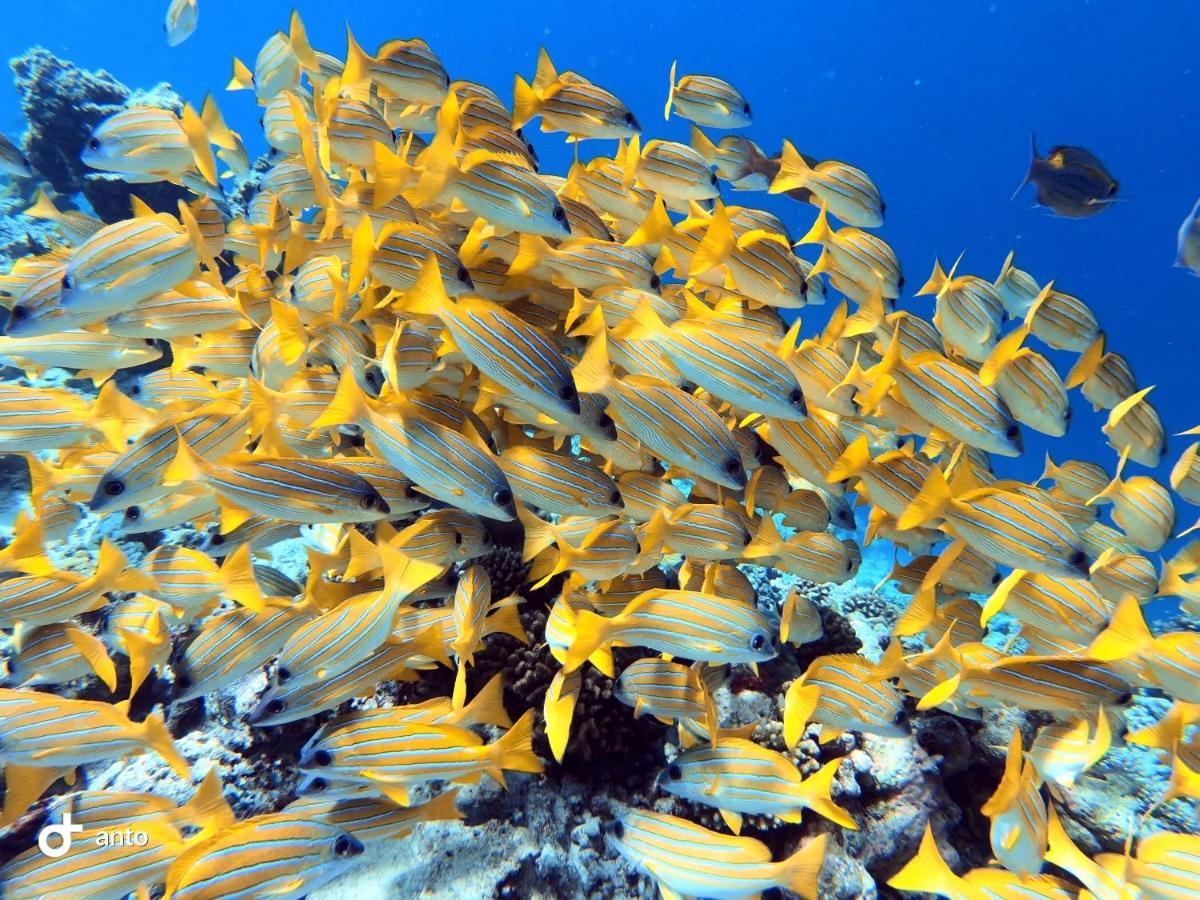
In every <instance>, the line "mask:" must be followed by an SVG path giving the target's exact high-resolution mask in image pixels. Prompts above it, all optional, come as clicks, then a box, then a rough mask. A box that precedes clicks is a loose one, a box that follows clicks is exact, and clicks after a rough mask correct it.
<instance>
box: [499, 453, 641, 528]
mask: <svg viewBox="0 0 1200 900" xmlns="http://www.w3.org/2000/svg"><path fill="white" fill-rule="evenodd" d="M500 469H501V471H503V472H504V475H505V477H506V478H508V483H509V484H510V485H512V489H513V493H515V494H516V496H517V498H518V499H520V500H523V501H524V502H526V503H528V504H529V505H531V506H533V507H535V508H537V509H541V510H544V511H546V512H552V513H557V514H559V515H565V516H571V515H576V516H592V515H600V516H602V515H607V514H611V513H620V512H621V511H622V509H623V504H622V502H621V492H620V490H619V489H618V488H617V485H616V482H614V481H613V480H612V478H611V477H610V476H609V475H607V474H605V473H604V472H603V471H602V470H601V469H600V468H599V467H597V466H596V465H595V464H594V463H591V462H588V461H586V460H583V459H580V458H579V457H577V456H572V455H570V454H567V453H554V452H551V451H546V450H539V449H537V448H536V447H531V446H528V445H517V446H513V447H509V448H508V449H506V450H505V451H504V452H503V453H501V454H500Z"/></svg>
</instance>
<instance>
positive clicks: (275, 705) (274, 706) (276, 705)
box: [267, 699, 325, 791]
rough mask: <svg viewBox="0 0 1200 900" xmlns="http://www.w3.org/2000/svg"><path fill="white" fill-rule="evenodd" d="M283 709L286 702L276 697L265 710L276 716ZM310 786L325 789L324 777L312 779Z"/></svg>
mask: <svg viewBox="0 0 1200 900" xmlns="http://www.w3.org/2000/svg"><path fill="white" fill-rule="evenodd" d="M285 709H287V703H286V702H284V701H283V700H278V699H276V700H272V701H271V702H269V703H268V704H267V712H268V713H269V714H271V715H272V716H277V715H279V714H280V713H282V712H283V711H284V710H285ZM318 783H320V787H319V788H317V784H318ZM312 786H313V787H314V788H317V790H322V791H323V790H325V779H324V778H318V779H316V780H314V781H313V782H312Z"/></svg>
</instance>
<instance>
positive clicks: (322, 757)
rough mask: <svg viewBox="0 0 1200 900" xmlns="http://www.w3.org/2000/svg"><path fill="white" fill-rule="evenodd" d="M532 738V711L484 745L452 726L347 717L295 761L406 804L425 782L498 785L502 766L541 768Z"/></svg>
mask: <svg viewBox="0 0 1200 900" xmlns="http://www.w3.org/2000/svg"><path fill="white" fill-rule="evenodd" d="M532 740H533V710H527V711H526V712H525V714H524V715H523V716H522V717H521V718H520V719H518V720H517V722H516V723H515V724H514V725H513V726H512V727H511V728H510V729H508V731H507V732H506V733H505V734H504V735H503V736H501V737H500V738H498V739H497V740H495V741H493V742H492V743H490V744H485V743H484V742H483V739H482V738H480V737H479V736H478V735H476V734H475V733H474V732H472V731H468V730H466V729H464V728H459V727H456V726H452V725H432V724H427V723H423V722H411V721H398V722H391V721H388V720H386V719H380V720H375V721H373V720H371V719H368V720H366V721H365V722H361V723H359V722H355V721H354V720H353V719H352V720H351V721H350V722H349V723H347V724H346V725H344V726H342V727H340V728H336V729H334V730H332V731H330V732H328V733H327V734H325V735H324V736H323V737H322V739H321V740H320V741H318V742H316V743H312V744H309V745H308V746H307V747H305V749H304V751H303V753H302V754H301V756H300V766H301V769H303V770H304V771H306V772H308V773H310V774H315V775H320V776H322V777H325V778H329V779H331V780H341V781H352V782H359V783H364V784H368V785H370V786H372V787H374V788H375V789H376V790H378V791H379V792H380V793H382V794H383V795H384V796H386V797H388V798H389V799H391V800H393V801H395V802H396V803H399V804H400V805H401V806H409V805H410V797H409V791H410V790H411V788H412V787H413V786H414V785H418V784H422V783H425V782H429V781H454V782H462V783H469V784H473V783H476V782H478V780H479V778H480V776H481V775H484V774H487V775H490V776H492V778H494V779H495V780H496V781H498V782H499V783H500V784H501V785H504V784H505V778H504V773H505V771H510V772H532V773H539V772H541V771H542V761H541V760H540V759H539V758H538V757H537V755H536V754H535V753H534V752H533V748H532V743H531V742H532Z"/></svg>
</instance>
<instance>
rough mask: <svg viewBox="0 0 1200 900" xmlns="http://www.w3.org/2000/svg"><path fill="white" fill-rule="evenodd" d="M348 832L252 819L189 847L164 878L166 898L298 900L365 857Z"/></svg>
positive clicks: (302, 821) (293, 820)
mask: <svg viewBox="0 0 1200 900" xmlns="http://www.w3.org/2000/svg"><path fill="white" fill-rule="evenodd" d="M363 849H364V848H363V844H362V841H360V840H358V838H356V837H354V836H353V835H351V834H350V833H349V832H347V831H344V830H343V829H341V828H339V827H337V826H335V825H329V824H326V823H324V822H319V821H315V820H313V819H310V818H308V817H306V816H303V815H297V814H295V813H288V812H279V813H268V814H265V815H259V816H252V817H251V818H249V819H244V820H242V821H241V822H238V823H237V824H236V825H233V826H232V827H230V828H227V829H224V830H222V831H221V832H219V833H218V834H216V835H213V836H212V837H210V838H208V839H207V840H204V841H200V842H197V843H192V844H191V845H190V846H188V848H187V850H185V851H184V852H183V853H181V854H180V855H179V856H178V858H176V860H175V861H174V862H173V863H172V864H171V867H170V869H169V870H168V872H167V877H166V884H167V892H166V895H165V896H167V897H174V898H177V900H201V898H205V897H246V898H249V897H253V896H257V895H261V893H262V892H263V891H267V892H269V893H270V894H272V895H273V896H278V897H300V896H304V895H305V894H307V893H308V892H309V891H312V890H316V889H317V888H319V887H320V886H321V885H323V884H326V883H327V882H329V881H332V880H333V879H334V878H337V877H338V876H339V875H341V874H342V873H343V872H345V871H346V870H347V869H348V868H349V867H350V866H351V864H352V863H353V862H354V859H355V857H357V856H359V855H360V854H362V852H363Z"/></svg>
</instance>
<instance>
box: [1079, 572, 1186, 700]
mask: <svg viewBox="0 0 1200 900" xmlns="http://www.w3.org/2000/svg"><path fill="white" fill-rule="evenodd" d="M1088 654H1089V655H1090V656H1091V657H1092V658H1094V659H1098V660H1112V661H1117V660H1129V661H1132V662H1141V663H1143V664H1144V665H1145V666H1146V668H1147V669H1148V670H1149V672H1150V674H1151V676H1152V677H1153V678H1154V681H1155V682H1156V684H1157V686H1158V687H1160V688H1162V689H1163V690H1164V691H1166V692H1167V693H1168V694H1170V695H1171V696H1172V697H1173V698H1175V699H1176V700H1181V701H1183V702H1184V703H1200V634H1197V633H1196V632H1191V631H1173V632H1170V633H1168V634H1164V635H1162V636H1160V637H1154V636H1153V635H1152V634H1151V632H1150V628H1149V627H1148V626H1147V625H1146V620H1145V618H1144V617H1143V615H1142V610H1141V605H1140V604H1139V603H1138V601H1137V598H1135V597H1132V596H1130V597H1126V598H1125V599H1124V600H1122V601H1121V603H1120V604H1119V605H1118V606H1117V609H1116V612H1115V613H1114V614H1113V617H1112V621H1111V622H1110V623H1109V626H1108V627H1107V628H1106V629H1104V631H1102V632H1100V634H1098V635H1097V636H1096V639H1095V640H1094V641H1093V642H1092V644H1091V646H1090V647H1089V648H1088Z"/></svg>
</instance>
